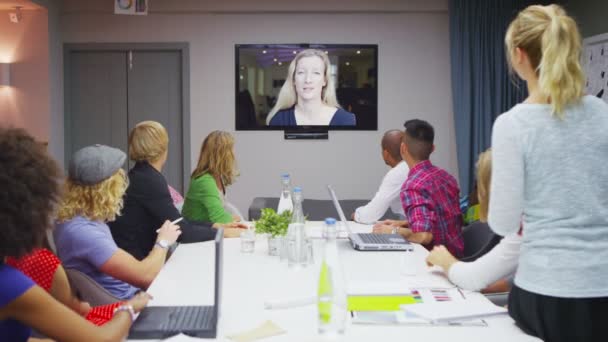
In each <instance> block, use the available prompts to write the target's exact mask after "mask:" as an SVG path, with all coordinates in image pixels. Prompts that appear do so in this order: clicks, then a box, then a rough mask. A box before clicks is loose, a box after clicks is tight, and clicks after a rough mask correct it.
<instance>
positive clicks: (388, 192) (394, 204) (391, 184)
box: [355, 161, 410, 224]
mask: <svg viewBox="0 0 608 342" xmlns="http://www.w3.org/2000/svg"><path fill="white" fill-rule="evenodd" d="M409 172H410V169H409V167H408V166H407V164H406V163H405V162H404V161H401V162H399V164H397V165H395V167H393V168H391V169H390V170H389V171H388V172H387V173H386V175H385V176H384V178H383V179H382V183H380V188H379V189H378V192H376V195H375V196H374V198H372V200H371V201H370V202H369V203H367V204H366V205H365V206H363V207H359V208H357V209H356V210H355V221H356V222H359V223H365V224H372V223H375V222H376V221H378V219H380V218H381V217H382V216H383V215H384V214H385V213H386V210H388V208H389V207H390V208H391V210H392V211H393V212H394V213H395V214H399V215H401V216H402V217H405V214H404V213H403V206H402V205H401V199H400V198H399V192H400V191H401V186H402V185H403V183H404V182H405V180H406V179H407V174H408V173H409Z"/></svg>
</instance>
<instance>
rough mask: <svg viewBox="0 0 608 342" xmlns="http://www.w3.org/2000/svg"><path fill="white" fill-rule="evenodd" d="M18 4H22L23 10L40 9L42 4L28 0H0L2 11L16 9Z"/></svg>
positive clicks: (0, 9)
mask: <svg viewBox="0 0 608 342" xmlns="http://www.w3.org/2000/svg"><path fill="white" fill-rule="evenodd" d="M16 6H21V9H22V10H39V9H43V8H42V7H41V6H39V5H37V4H35V3H33V2H31V1H28V0H0V11H10V10H14V9H15V7H16Z"/></svg>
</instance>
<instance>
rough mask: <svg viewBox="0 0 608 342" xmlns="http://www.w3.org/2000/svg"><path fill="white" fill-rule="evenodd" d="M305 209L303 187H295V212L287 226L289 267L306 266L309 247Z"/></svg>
mask: <svg viewBox="0 0 608 342" xmlns="http://www.w3.org/2000/svg"><path fill="white" fill-rule="evenodd" d="M304 223H305V222H304V211H303V210H302V189H301V188H299V187H295V188H293V212H292V215H291V223H290V224H289V227H288V228H287V264H288V266H289V267H301V266H306V265H307V263H308V254H309V251H308V249H309V247H308V243H307V242H308V241H307V239H306V232H305V230H304Z"/></svg>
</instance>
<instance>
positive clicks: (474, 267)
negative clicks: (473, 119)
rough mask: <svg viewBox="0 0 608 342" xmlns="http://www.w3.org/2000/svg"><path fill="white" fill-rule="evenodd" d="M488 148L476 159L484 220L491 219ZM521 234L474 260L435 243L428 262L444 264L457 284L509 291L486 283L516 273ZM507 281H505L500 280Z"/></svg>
mask: <svg viewBox="0 0 608 342" xmlns="http://www.w3.org/2000/svg"><path fill="white" fill-rule="evenodd" d="M491 153H492V152H491V151H490V150H489V149H488V150H486V151H485V152H483V153H482V154H480V155H479V161H478V162H477V194H478V198H479V207H480V210H479V215H480V220H481V221H482V222H487V220H488V203H489V201H490V180H491V178H492V155H491ZM521 242H522V236H521V234H514V235H507V236H505V237H504V238H503V239H502V240H501V241H500V242H499V243H498V245H496V246H495V247H494V248H493V249H492V250H491V251H489V252H488V253H487V254H485V255H484V256H482V257H480V258H479V259H477V260H475V261H473V262H461V261H458V260H457V259H456V258H455V257H454V256H453V255H452V254H450V252H448V250H447V249H446V248H445V247H444V246H435V248H433V250H432V251H431V253H429V256H428V257H427V259H426V260H427V262H428V263H429V264H432V265H437V266H440V267H441V268H443V270H444V272H445V273H446V274H447V276H448V278H449V279H450V281H451V282H452V283H454V284H456V285H457V286H458V287H460V288H463V289H467V290H471V291H479V290H482V289H485V291H484V292H496V290H499V291H500V292H506V291H508V290H509V289H508V287H507V288H505V287H500V286H498V285H500V284H495V285H493V286H492V287H493V288H494V289H493V291H490V289H488V288H487V287H488V286H490V285H491V284H493V283H495V282H498V281H499V280H501V279H503V278H507V277H510V276H513V275H514V274H515V270H516V269H517V262H518V260H519V247H520V245H521ZM501 283H502V284H504V283H505V282H501Z"/></svg>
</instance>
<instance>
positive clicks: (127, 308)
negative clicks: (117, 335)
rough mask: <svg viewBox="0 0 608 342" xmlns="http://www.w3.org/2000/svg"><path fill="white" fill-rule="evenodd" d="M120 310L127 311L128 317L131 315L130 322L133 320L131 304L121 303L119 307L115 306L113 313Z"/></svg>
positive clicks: (133, 314) (133, 311) (133, 312)
mask: <svg viewBox="0 0 608 342" xmlns="http://www.w3.org/2000/svg"><path fill="white" fill-rule="evenodd" d="M120 311H126V312H128V313H129V315H130V317H131V323H133V322H135V317H136V316H135V310H134V309H133V305H121V306H119V307H117V308H116V309H114V315H116V313H117V312H120Z"/></svg>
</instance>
